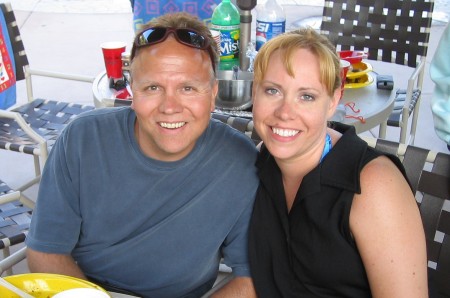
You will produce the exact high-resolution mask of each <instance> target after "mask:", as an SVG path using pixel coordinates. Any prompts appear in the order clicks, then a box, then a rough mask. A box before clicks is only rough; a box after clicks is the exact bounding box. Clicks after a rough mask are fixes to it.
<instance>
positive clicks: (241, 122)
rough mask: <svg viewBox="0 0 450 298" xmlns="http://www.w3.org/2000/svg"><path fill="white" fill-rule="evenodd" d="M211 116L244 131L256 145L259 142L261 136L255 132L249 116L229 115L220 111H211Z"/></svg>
mask: <svg viewBox="0 0 450 298" xmlns="http://www.w3.org/2000/svg"><path fill="white" fill-rule="evenodd" d="M211 118H213V119H216V120H219V121H222V122H223V123H225V124H228V125H229V126H231V127H232V128H234V129H237V130H238V131H240V132H242V133H244V134H245V135H246V136H248V137H249V138H251V139H252V141H253V143H255V145H258V144H259V143H260V142H261V138H260V137H259V135H258V134H257V133H256V130H255V128H254V126H253V120H252V119H251V118H245V117H238V116H231V115H227V114H221V113H211Z"/></svg>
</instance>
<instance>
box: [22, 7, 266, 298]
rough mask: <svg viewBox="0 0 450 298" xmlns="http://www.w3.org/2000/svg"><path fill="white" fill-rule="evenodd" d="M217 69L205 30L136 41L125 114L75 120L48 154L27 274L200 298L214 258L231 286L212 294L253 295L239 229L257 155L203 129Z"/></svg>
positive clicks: (244, 144)
mask: <svg viewBox="0 0 450 298" xmlns="http://www.w3.org/2000/svg"><path fill="white" fill-rule="evenodd" d="M186 28H188V29H186ZM217 61H218V54H217V52H216V45H215V44H214V39H213V38H212V36H211V34H210V32H209V29H208V28H207V27H206V26H205V25H204V24H203V23H202V22H201V21H199V20H198V19H197V18H195V17H192V16H190V15H188V14H185V13H178V14H172V15H165V16H161V17H159V18H157V19H155V20H153V21H152V22H150V23H149V24H148V26H147V28H146V29H144V30H143V31H142V33H140V34H138V35H137V37H136V40H135V43H134V45H133V49H132V52H131V70H130V72H131V90H132V93H133V104H132V108H131V109H130V108H116V109H101V110H95V111H92V112H89V113H86V114H84V115H82V116H80V117H79V118H77V119H76V120H74V121H73V122H72V123H71V124H70V125H69V126H68V127H67V129H66V130H65V131H64V133H63V134H62V135H61V137H60V138H59V140H58V141H57V142H56V144H55V146H54V147H53V149H52V151H51V154H50V156H49V159H48V161H47V163H46V166H45V169H44V173H43V177H42V181H41V184H40V190H39V196H38V200H37V206H36V209H35V211H34V213H33V219H32V223H31V228H30V233H29V234H28V237H27V240H26V243H27V245H28V252H27V257H28V264H29V267H30V270H31V271H32V272H53V273H60V274H66V275H71V276H75V277H79V278H85V279H89V280H92V281H95V282H97V283H99V284H100V285H102V286H104V287H106V288H110V287H114V288H120V289H125V290H127V291H131V292H133V293H136V294H138V295H140V296H144V297H199V296H201V295H202V294H203V293H205V292H207V291H208V290H209V289H210V288H211V286H212V284H213V283H214V280H215V279H216V276H217V270H218V265H219V259H220V258H221V257H222V256H223V258H224V261H225V263H226V264H227V265H229V266H230V267H232V269H233V273H234V275H235V276H236V278H234V279H233V280H232V281H231V282H230V283H228V284H227V285H226V286H225V287H224V288H223V289H222V290H221V291H220V292H218V293H217V294H218V295H222V296H223V297H225V296H227V297H242V296H247V297H248V296H249V295H251V294H254V292H252V283H251V279H250V278H249V268H248V262H247V228H248V222H249V218H250V214H251V210H252V206H253V200H254V195H255V192H256V188H257V184H258V179H257V176H256V174H255V173H256V170H255V167H254V162H255V159H256V154H257V152H256V149H255V148H254V146H253V143H252V142H251V140H250V139H249V138H247V137H246V136H244V135H243V134H241V133H240V132H237V131H235V130H233V129H231V128H230V127H228V126H227V125H225V124H222V123H220V122H217V121H214V120H210V112H211V111H213V109H214V101H215V96H216V94H217V91H218V84H217V81H216V79H215V69H216V67H217Z"/></svg>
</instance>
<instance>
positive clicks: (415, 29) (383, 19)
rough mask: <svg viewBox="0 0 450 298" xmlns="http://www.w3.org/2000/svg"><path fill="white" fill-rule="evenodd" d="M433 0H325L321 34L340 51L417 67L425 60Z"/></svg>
mask: <svg viewBox="0 0 450 298" xmlns="http://www.w3.org/2000/svg"><path fill="white" fill-rule="evenodd" d="M433 8H434V0H421V1H417V0H325V5H324V8H323V16H322V24H321V33H322V34H323V35H325V36H327V37H328V38H329V39H330V40H331V42H332V43H333V44H334V45H335V46H336V47H337V48H338V49H339V50H364V51H367V52H368V53H369V59H371V60H379V61H384V62H392V63H396V64H400V65H408V66H410V67H416V65H417V64H418V61H420V57H425V56H426V55H427V50H428V41H429V38H430V27H431V20H432V12H433Z"/></svg>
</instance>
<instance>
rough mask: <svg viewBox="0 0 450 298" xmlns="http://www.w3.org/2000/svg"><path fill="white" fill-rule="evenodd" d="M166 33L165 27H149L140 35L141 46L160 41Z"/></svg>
mask: <svg viewBox="0 0 450 298" xmlns="http://www.w3.org/2000/svg"><path fill="white" fill-rule="evenodd" d="M165 34H166V29H165V28H154V29H148V30H145V31H144V32H142V33H141V35H139V38H138V39H137V41H138V44H139V45H140V46H144V45H147V44H152V43H155V42H158V41H160V40H161V39H162V38H164V35H165Z"/></svg>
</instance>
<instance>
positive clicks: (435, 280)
mask: <svg viewBox="0 0 450 298" xmlns="http://www.w3.org/2000/svg"><path fill="white" fill-rule="evenodd" d="M366 141H368V143H369V145H371V146H372V147H375V148H377V149H379V150H381V151H383V152H386V153H390V154H393V155H397V156H398V157H399V158H400V159H401V160H402V163H403V166H404V167H405V170H406V173H407V176H408V178H409V180H410V183H411V186H412V188H413V190H414V192H415V194H416V200H417V202H418V204H419V210H420V215H421V217H422V222H423V226H424V230H425V237H426V243H427V256H428V275H429V280H430V293H435V295H437V297H450V155H449V154H445V153H442V152H439V153H436V152H433V151H430V150H428V149H424V148H419V147H415V146H411V145H409V146H408V145H405V144H399V143H396V142H391V141H386V140H382V139H378V140H376V141H374V139H371V140H368V139H366ZM411 249H414V248H413V247H412V248H411ZM431 297H433V296H431Z"/></svg>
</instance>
